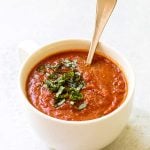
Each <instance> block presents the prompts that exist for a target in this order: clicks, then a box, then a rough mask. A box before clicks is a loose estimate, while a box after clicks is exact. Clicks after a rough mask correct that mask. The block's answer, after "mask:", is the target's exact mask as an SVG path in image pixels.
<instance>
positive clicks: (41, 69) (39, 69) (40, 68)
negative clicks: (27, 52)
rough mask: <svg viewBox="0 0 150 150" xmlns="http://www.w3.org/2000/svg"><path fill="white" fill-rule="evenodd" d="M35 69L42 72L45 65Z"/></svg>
mask: <svg viewBox="0 0 150 150" xmlns="http://www.w3.org/2000/svg"><path fill="white" fill-rule="evenodd" d="M36 70H37V71H38V72H42V73H44V72H45V65H40V66H39V67H38V68H37V69H36Z"/></svg>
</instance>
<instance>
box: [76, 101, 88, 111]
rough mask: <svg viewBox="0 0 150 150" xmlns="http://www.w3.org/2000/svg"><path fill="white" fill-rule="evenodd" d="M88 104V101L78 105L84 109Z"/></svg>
mask: <svg viewBox="0 0 150 150" xmlns="http://www.w3.org/2000/svg"><path fill="white" fill-rule="evenodd" d="M86 106H87V103H85V102H84V103H82V104H81V105H80V106H79V107H78V110H82V109H84V108H86Z"/></svg>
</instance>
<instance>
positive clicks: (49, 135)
mask: <svg viewBox="0 0 150 150" xmlns="http://www.w3.org/2000/svg"><path fill="white" fill-rule="evenodd" d="M89 45H90V42H89V41H86V40H65V41H60V42H56V43H52V44H49V45H47V46H45V47H43V48H41V49H39V50H38V51H36V52H34V53H33V54H32V55H30V56H29V57H28V59H27V60H26V62H25V63H24V64H23V66H22V69H21V72H20V81H19V82H20V83H19V84H20V89H21V93H22V95H23V100H24V103H25V106H27V107H26V108H27V109H26V110H27V113H28V117H29V120H30V122H31V124H32V126H33V129H34V130H35V131H36V132H37V133H38V134H39V135H40V137H41V138H42V139H43V141H45V142H46V143H47V144H49V145H50V146H51V147H53V148H55V149H61V150H63V149H64V150H67V149H68V150H78V149H80V150H88V149H89V150H91V149H98V148H102V147H104V146H106V145H108V144H110V143H111V142H112V141H113V140H114V139H115V138H116V137H117V136H118V135H119V134H120V132H121V131H122V129H123V128H124V126H125V125H126V123H127V121H128V118H129V116H130V112H131V108H132V100H133V93H134V84H135V83H134V82H135V81H134V74H133V71H132V68H131V66H130V65H129V63H128V61H127V60H126V59H125V58H124V57H123V56H122V55H121V54H119V53H118V52H117V51H115V50H113V49H110V48H108V47H106V46H105V44H99V46H98V48H97V49H98V50H97V52H98V53H103V54H104V55H106V56H109V57H110V58H111V59H112V60H114V61H115V62H117V63H118V64H119V66H120V67H121V68H122V70H123V72H124V73H125V76H126V78H127V81H128V94H127V97H126V100H125V101H124V103H123V104H122V105H121V106H120V107H119V108H118V109H116V110H115V111H113V112H112V113H110V114H108V115H106V116H104V117H102V118H97V119H93V120H88V121H64V120H59V119H56V118H52V117H50V116H47V115H45V114H44V113H41V112H40V111H38V110H37V109H36V108H34V107H33V106H32V105H31V104H30V103H29V101H28V100H27V97H26V80H27V76H28V74H29V72H30V70H31V69H32V68H33V67H34V66H35V65H36V64H37V63H38V62H39V61H40V60H42V59H43V58H45V57H47V56H49V55H53V54H56V53H59V52H64V51H68V50H69V51H74V50H79V51H80V50H83V51H87V50H88V49H89ZM99 50H100V51H99Z"/></svg>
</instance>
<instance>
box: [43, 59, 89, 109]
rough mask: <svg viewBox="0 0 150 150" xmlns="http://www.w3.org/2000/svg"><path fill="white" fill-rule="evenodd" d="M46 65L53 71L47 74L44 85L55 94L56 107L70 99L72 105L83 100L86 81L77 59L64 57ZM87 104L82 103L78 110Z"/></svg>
mask: <svg viewBox="0 0 150 150" xmlns="http://www.w3.org/2000/svg"><path fill="white" fill-rule="evenodd" d="M45 67H48V68H49V69H52V73H51V74H47V75H46V80H45V84H44V87H47V88H48V89H49V90H50V91H52V92H53V93H54V94H55V101H54V106H55V107H59V106H61V105H62V104H64V103H65V102H66V101H70V104H71V105H75V104H77V103H78V102H79V101H80V100H83V94H82V93H81V90H82V89H83V88H84V86H85V82H84V80H83V78H82V76H81V73H80V72H79V71H77V69H76V68H77V60H74V61H71V60H68V59H63V60H61V61H59V62H58V63H56V64H54V65H51V64H48V65H46V66H45ZM64 70H65V71H64ZM66 70H67V71H66ZM86 105H87V104H84V103H83V104H81V105H80V106H79V108H78V110H82V109H84V108H85V107H86Z"/></svg>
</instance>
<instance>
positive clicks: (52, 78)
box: [26, 51, 127, 121]
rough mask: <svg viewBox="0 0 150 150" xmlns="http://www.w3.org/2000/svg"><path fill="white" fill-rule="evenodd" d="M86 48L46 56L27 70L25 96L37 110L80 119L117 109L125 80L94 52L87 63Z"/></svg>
mask: <svg viewBox="0 0 150 150" xmlns="http://www.w3.org/2000/svg"><path fill="white" fill-rule="evenodd" d="M86 58H87V53H86V52H82V51H81V52H76V51H74V52H65V53H59V54H56V55H52V56H49V57H47V58H45V59H44V60H42V61H41V62H39V63H38V64H37V65H36V66H35V67H34V68H33V69H32V70H31V72H30V74H29V77H28V79H27V83H26V92H27V97H28V99H29V101H30V103H31V104H32V105H33V106H34V107H35V108H36V109H38V110H39V111H41V112H43V113H45V114H47V115H49V116H51V117H54V118H57V119H62V120H68V121H84V120H91V119H96V118H99V117H102V116H104V115H107V114H109V113H111V112H112V111H114V110H115V109H117V108H118V107H119V106H120V105H121V104H122V102H123V101H124V99H125V97H126V94H127V81H126V78H125V76H124V74H123V72H122V70H121V69H120V68H119V66H118V65H117V64H115V63H114V62H113V61H112V60H110V59H108V58H106V57H105V56H102V55H99V54H95V55H94V58H93V62H92V64H91V65H90V66H88V65H86V63H85V62H86Z"/></svg>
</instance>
